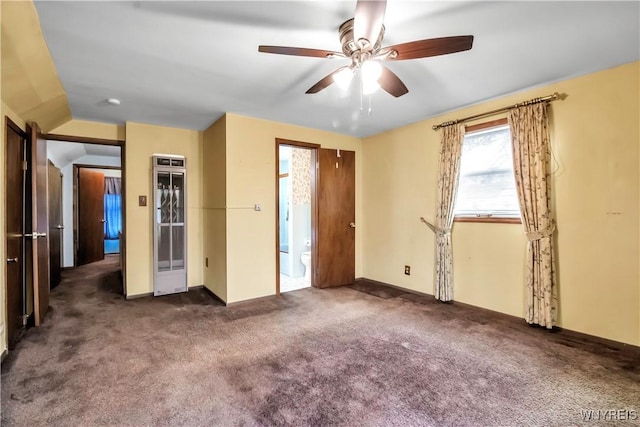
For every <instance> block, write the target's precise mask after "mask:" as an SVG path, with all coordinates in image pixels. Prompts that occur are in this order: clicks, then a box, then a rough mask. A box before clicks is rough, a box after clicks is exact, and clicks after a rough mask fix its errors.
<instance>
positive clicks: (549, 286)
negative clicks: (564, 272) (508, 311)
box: [508, 103, 557, 329]
mask: <svg viewBox="0 0 640 427" xmlns="http://www.w3.org/2000/svg"><path fill="white" fill-rule="evenodd" d="M508 119H509V127H510V128H511V137H512V142H513V166H514V172H515V176H516V187H517V189H518V199H519V201H520V212H521V214H522V225H523V226H524V230H525V233H526V234H527V239H528V240H529V243H528V245H527V260H526V262H527V265H526V269H527V272H526V294H527V309H526V321H527V322H528V323H530V324H536V325H540V326H544V327H546V328H549V329H551V328H552V327H553V325H554V324H555V314H556V304H557V297H556V287H555V271H554V259H553V232H554V230H555V220H554V219H553V214H552V212H551V203H550V193H551V178H550V159H551V147H550V138H549V124H548V116H547V104H546V103H537V104H533V105H528V106H524V107H519V108H515V109H512V110H510V112H509V115H508Z"/></svg>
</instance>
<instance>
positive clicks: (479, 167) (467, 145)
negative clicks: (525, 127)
mask: <svg viewBox="0 0 640 427" xmlns="http://www.w3.org/2000/svg"><path fill="white" fill-rule="evenodd" d="M454 212H455V214H456V215H458V216H476V215H491V216H496V217H520V208H519V205H518V195H517V192H516V181H515V177H514V175H513V158H512V153H511V135H510V133H509V127H508V126H501V127H497V128H491V129H489V130H486V131H481V132H475V133H471V134H468V135H466V136H465V138H464V143H463V145H462V158H461V160H460V182H459V184H458V194H457V196H456V204H455V211H454Z"/></svg>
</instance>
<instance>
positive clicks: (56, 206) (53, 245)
mask: <svg viewBox="0 0 640 427" xmlns="http://www.w3.org/2000/svg"><path fill="white" fill-rule="evenodd" d="M48 167H49V195H48V199H49V271H50V276H51V277H50V280H51V286H50V287H51V289H53V288H55V287H56V286H58V283H60V272H61V270H62V229H63V228H64V227H63V226H62V174H61V173H60V169H58V168H57V167H55V165H54V164H53V163H51V162H49V166H48Z"/></svg>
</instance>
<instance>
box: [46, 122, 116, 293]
mask: <svg viewBox="0 0 640 427" xmlns="http://www.w3.org/2000/svg"><path fill="white" fill-rule="evenodd" d="M45 137H46V138H47V141H48V144H47V156H48V158H49V160H50V161H51V162H52V164H53V165H54V166H55V167H57V168H58V169H59V170H60V173H61V175H62V190H61V192H62V203H61V205H62V208H61V212H60V215H61V217H62V224H61V225H60V227H59V228H60V229H61V231H62V233H61V242H62V243H61V253H62V254H61V257H60V258H61V259H60V261H59V262H61V265H62V269H63V270H64V269H69V268H75V267H78V266H81V265H85V264H91V263H93V262H96V261H100V260H103V259H105V258H108V260H107V261H108V262H116V263H118V264H119V266H120V270H121V273H122V278H123V282H124V278H125V277H126V276H125V274H124V269H125V268H126V266H125V265H124V251H125V234H126V231H125V227H124V223H125V221H124V216H125V207H124V205H125V203H124V202H125V170H124V167H123V166H124V141H117V140H104V139H95V138H84V137H82V138H81V137H73V136H64V135H51V134H49V135H45ZM50 214H51V212H50ZM52 255H53V254H52ZM122 293H123V294H124V295H125V296H126V283H123V289H122Z"/></svg>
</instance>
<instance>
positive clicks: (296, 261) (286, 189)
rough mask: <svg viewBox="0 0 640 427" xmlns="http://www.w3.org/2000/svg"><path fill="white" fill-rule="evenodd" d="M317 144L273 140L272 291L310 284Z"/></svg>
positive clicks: (312, 271) (311, 279)
mask: <svg viewBox="0 0 640 427" xmlns="http://www.w3.org/2000/svg"><path fill="white" fill-rule="evenodd" d="M318 147H319V146H318V145H315V144H307V143H302V142H297V141H289V140H281V139H277V140H276V159H277V161H276V164H277V170H276V195H277V200H276V203H277V210H276V212H277V215H276V217H277V218H276V221H277V224H276V246H277V247H276V266H277V278H276V294H280V293H281V292H290V291H295V290H298V289H303V288H308V287H310V286H313V284H314V274H313V273H314V267H315V262H314V261H313V255H314V252H315V249H314V248H315V240H316V239H315V237H314V233H315V228H316V227H315V221H316V218H317V215H316V168H315V165H316V156H317V148H318Z"/></svg>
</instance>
